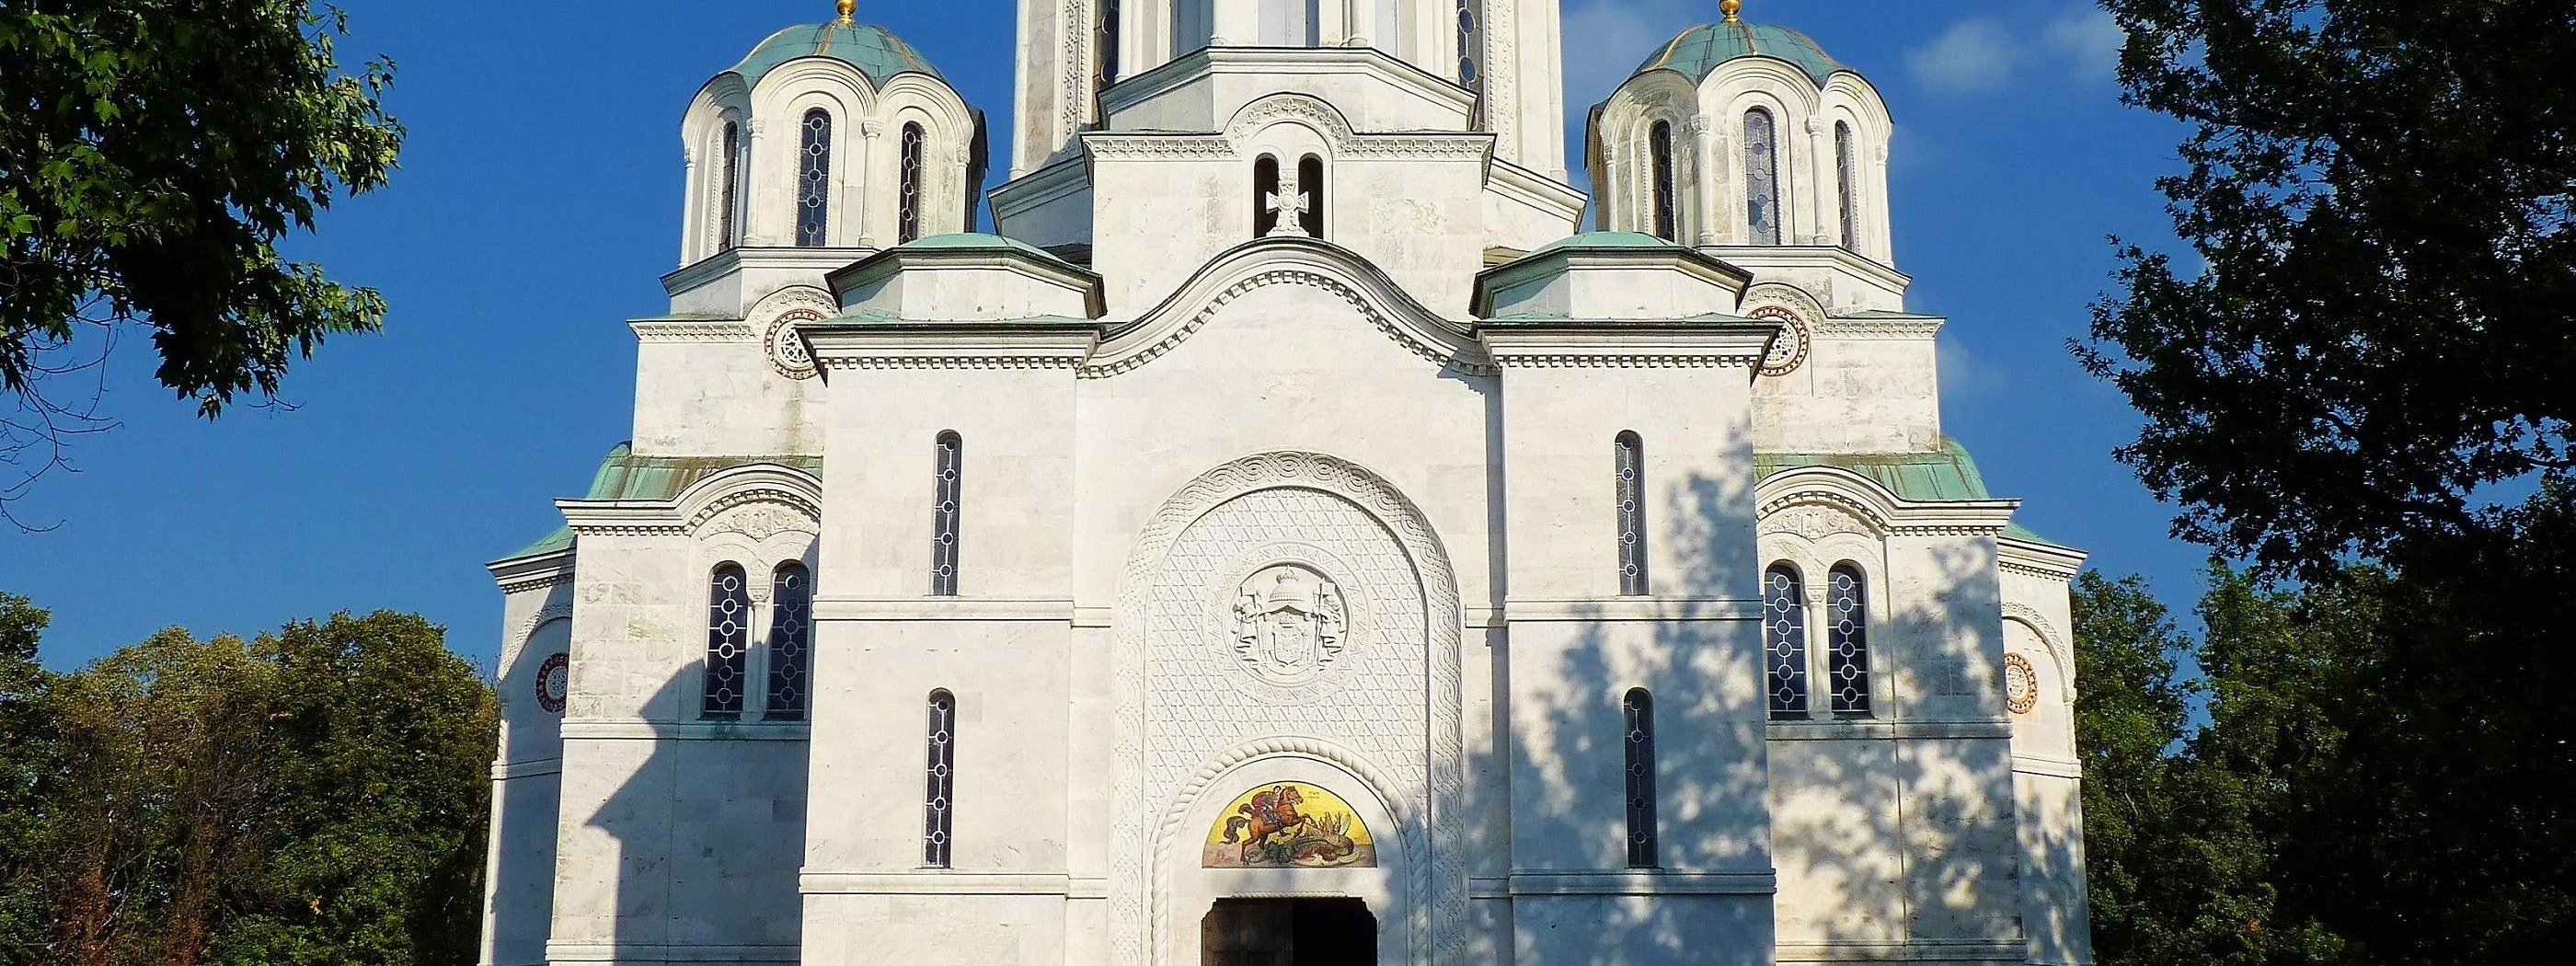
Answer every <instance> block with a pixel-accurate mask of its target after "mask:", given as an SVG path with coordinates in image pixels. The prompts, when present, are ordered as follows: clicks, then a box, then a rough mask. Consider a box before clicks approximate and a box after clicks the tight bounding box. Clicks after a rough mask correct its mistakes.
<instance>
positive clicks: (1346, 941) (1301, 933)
mask: <svg viewBox="0 0 2576 966" xmlns="http://www.w3.org/2000/svg"><path fill="white" fill-rule="evenodd" d="M1199 949H1200V950H1201V952H1200V956H1199V961H1200V962H1201V963H1202V964H1203V966H1373V964H1375V963H1376V962H1377V917H1376V916H1373V915H1370V914H1369V909H1368V903H1365V902H1362V901H1360V900H1358V899H1219V900H1217V902H1216V908H1214V909H1210V910H1208V915H1207V920H1206V921H1205V922H1203V923H1201V924H1200V928H1199Z"/></svg>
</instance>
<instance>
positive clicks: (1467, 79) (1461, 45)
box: [1458, 0, 1485, 94]
mask: <svg viewBox="0 0 2576 966" xmlns="http://www.w3.org/2000/svg"><path fill="white" fill-rule="evenodd" d="M1482 26H1483V25H1482V24H1480V23H1478V22H1477V20H1476V0H1458V83H1459V84H1461V85H1464V86H1465V87H1466V88H1467V89H1468V90H1471V91H1475V92H1477V93H1479V94H1482V93H1484V92H1485V75H1484V72H1483V71H1480V70H1477V69H1476V54H1477V53H1479V51H1480V48H1482V47H1483V45H1484V36H1485V35H1484V31H1483V30H1482V29H1481V28H1482Z"/></svg>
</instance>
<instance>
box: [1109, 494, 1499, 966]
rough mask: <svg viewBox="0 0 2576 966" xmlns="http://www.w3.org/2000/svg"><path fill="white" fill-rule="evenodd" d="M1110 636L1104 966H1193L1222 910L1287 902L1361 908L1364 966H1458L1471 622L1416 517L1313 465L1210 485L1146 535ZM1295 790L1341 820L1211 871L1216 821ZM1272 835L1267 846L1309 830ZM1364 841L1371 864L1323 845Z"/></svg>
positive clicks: (1405, 504) (1392, 499)
mask: <svg viewBox="0 0 2576 966" xmlns="http://www.w3.org/2000/svg"><path fill="white" fill-rule="evenodd" d="M1115 623H1116V626H1117V631H1116V640H1117V646H1116V657H1115V660H1116V673H1115V674H1114V675H1113V680H1114V681H1115V682H1116V687H1117V692H1116V701H1117V706H1118V729H1117V735H1116V750H1115V756H1114V785H1115V789H1116V797H1115V804H1116V813H1117V820H1116V831H1115V838H1114V840H1113V850H1114V851H1113V853H1112V855H1111V874H1110V888H1109V891H1110V896H1109V898H1110V909H1111V917H1112V928H1113V930H1114V932H1113V941H1114V950H1113V958H1115V959H1116V960H1117V961H1119V962H1128V963H1158V964H1167V966H1182V964H1187V963H1193V962H1199V961H1201V959H1202V953H1203V950H1200V949H1199V948H1198V946H1199V943H1200V941H1201V940H1202V939H1203V937H1204V932H1203V918H1204V916H1205V915H1206V914H1207V912H1208V910H1209V909H1210V903H1211V902H1212V901H1213V900H1216V899H1233V898H1261V897H1269V898H1278V897H1283V896H1284V897H1289V898H1310V897H1311V898H1354V897H1356V898H1365V899H1366V900H1367V901H1368V903H1369V906H1370V908H1371V910H1372V911H1373V915H1374V918H1375V919H1376V921H1377V928H1378V930H1379V943H1380V945H1379V948H1380V950H1381V954H1380V957H1379V958H1378V959H1377V960H1376V961H1379V962H1387V963H1412V964H1419V966H1429V964H1432V963H1434V962H1436V961H1448V960H1451V959H1452V958H1453V957H1452V956H1450V955H1449V954H1448V953H1449V950H1451V949H1452V948H1454V947H1455V944H1457V943H1458V942H1459V941H1460V940H1461V939H1463V933H1464V930H1465V925H1466V884H1467V883H1466V869H1465V864H1464V854H1463V850H1462V849H1461V847H1460V844H1459V837H1460V831H1461V830H1460V829H1459V828H1458V827H1457V823H1458V822H1459V820H1460V812H1461V799H1462V797H1463V781H1464V778H1463V762H1462V759H1463V752H1462V749H1461V744H1460V731H1459V702H1460V692H1459V677H1460V655H1459V650H1458V648H1459V638H1460V636H1461V633H1462V630H1463V622H1462V620H1461V615H1460V611H1459V605H1458V590H1457V583H1456V578H1455V577H1454V576H1453V571H1452V570H1451V568H1450V565H1449V561H1448V557H1447V554H1446V553H1445V552H1444V551H1443V550H1442V549H1441V546H1440V543H1439V540H1438V538H1437V537H1436V535H1434V533H1433V532H1432V530H1431V528H1430V526H1429V524H1428V522H1427V521H1426V520H1425V519H1424V518H1423V516H1422V514H1421V512H1420V511H1419V510H1418V509H1416V508H1415V507H1414V505H1413V504H1412V503H1411V501H1409V500H1407V499H1406V498H1405V497H1404V496H1403V494H1402V493H1401V492H1399V491H1397V490H1396V489H1395V487H1394V486H1393V485H1392V484H1389V483H1388V482H1387V481H1386V480H1384V479H1383V478H1381V477H1379V476H1378V475H1377V474H1375V473H1371V472H1369V471H1368V470H1366V469H1363V468H1361V467H1358V466H1355V465H1353V464H1350V463H1348V462H1345V461H1342V460H1338V459H1334V458H1332V457H1328V456H1321V455H1317V454H1311V453H1270V454H1263V455H1259V456H1252V457H1246V458H1244V459H1240V460H1236V461H1235V462H1233V463H1229V464H1227V465H1225V466H1221V467H1218V468H1216V469H1213V470H1210V471H1209V472H1207V473H1206V474H1204V475H1202V476H1200V477H1199V478H1198V479H1197V480H1195V481H1193V482H1191V483H1190V484H1189V485H1188V486H1186V487H1183V488H1182V490H1181V491H1180V493H1179V494H1178V495H1176V496H1174V497H1173V498H1172V499H1171V500H1170V501H1168V502H1167V503H1165V504H1164V506H1163V509H1162V511H1161V512H1160V513H1158V514H1157V515H1156V516H1155V518H1154V520H1153V522H1151V523H1150V524H1148V525H1147V526H1146V528H1145V530H1144V532H1143V533H1142V534H1141V535H1140V537H1139V539H1138V541H1137V544H1136V547H1135V549H1134V550H1133V551H1132V552H1131V553H1130V555H1129V558H1128V565H1127V570H1126V574H1125V576H1124V579H1123V581H1122V584H1121V588H1120V593H1119V602H1118V613H1117V616H1116V619H1115ZM1300 783H1302V784H1303V785H1305V786H1309V787H1314V788H1317V789H1318V790H1321V791H1328V792H1329V793H1330V795H1329V798H1330V799H1331V800H1333V801H1335V802H1338V803H1341V804H1343V805H1346V806H1347V808H1346V811H1347V812H1348V814H1347V815H1346V816H1338V817H1336V818H1334V819H1333V820H1331V821H1324V820H1322V817H1321V816H1317V817H1316V818H1317V819H1318V820H1317V821H1314V822H1313V823H1312V824H1310V825H1303V826H1298V827H1301V828H1303V829H1304V833H1303V834H1302V837H1301V834H1300V833H1298V832H1297V828H1289V829H1288V831H1287V832H1286V833H1282V834H1281V836H1280V837H1279V838H1276V839H1272V840H1270V841H1272V842H1274V843H1275V844H1278V845H1280V846H1281V847H1282V848H1284V849H1285V851H1283V852H1280V853H1278V855H1277V856H1276V857H1275V858H1274V859H1273V860H1272V861H1271V862H1270V863H1268V864H1266V865H1265V864H1264V863H1262V862H1260V861H1254V860H1253V859H1250V858H1245V857H1243V856H1240V855H1238V856H1237V859H1236V861H1235V862H1234V863H1231V866H1243V867H1230V866H1229V864H1228V863H1215V862H1211V861H1208V860H1207V859H1206V856H1208V855H1209V854H1211V853H1210V852H1209V847H1210V838H1209V836H1210V835H1211V829H1215V828H1222V827H1223V826H1222V825H1221V824H1220V823H1222V822H1223V821H1224V819H1225V818H1227V816H1226V815H1221V814H1219V813H1220V812H1221V811H1225V812H1232V813H1235V814H1238V815H1247V816H1254V817H1261V815H1260V809H1258V808H1255V807H1254V806H1253V803H1252V801H1251V800H1250V799H1248V798H1245V796H1246V795H1247V794H1252V793H1256V792H1258V791H1261V790H1268V789H1271V788H1273V787H1284V786H1287V785H1291V784H1300ZM1256 786H1257V787H1256ZM1238 803H1241V804H1240V805H1238ZM1269 817H1270V818H1272V819H1276V820H1277V821H1271V822H1267V823H1265V824H1269V825H1272V826H1273V831H1274V832H1276V831H1278V830H1279V828H1283V827H1287V826H1295V825H1296V824H1297V822H1299V821H1301V820H1302V816H1285V815H1272V816H1269ZM1345 820H1346V824H1345ZM1281 822H1285V823H1287V825H1285V826H1283V825H1281ZM1359 826H1365V827H1366V829H1367V830H1368V832H1369V833H1370V837H1371V839H1372V840H1373V842H1374V861H1373V865H1363V864H1360V863H1357V862H1355V861H1345V860H1346V859H1347V856H1348V855H1349V853H1348V852H1345V851H1343V850H1342V844H1341V843H1338V842H1335V841H1334V839H1336V838H1343V837H1347V838H1352V839H1354V840H1355V839H1356V838H1357V836H1356V835H1353V834H1351V832H1352V830H1353V829H1355V828H1356V827H1359ZM1245 831H1247V832H1249V831H1251V830H1250V829H1246V830H1245ZM1315 839H1321V840H1322V841H1323V844H1322V845H1321V846H1318V847H1316V848H1315V849H1314V850H1313V851H1311V852H1310V851H1306V850H1305V848H1304V847H1303V846H1299V845H1298V844H1297V843H1298V842H1300V841H1311V840H1315ZM1238 848H1240V842H1239V843H1238ZM1212 865H1214V866H1218V867H1215V868H1211V867H1210V866H1212Z"/></svg>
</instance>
